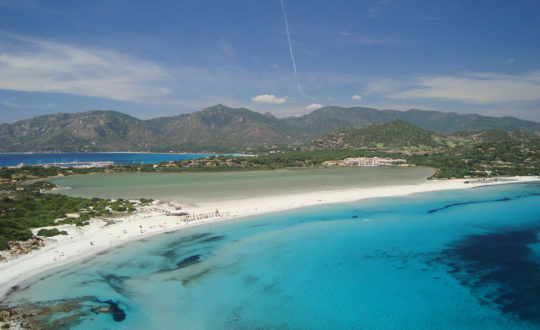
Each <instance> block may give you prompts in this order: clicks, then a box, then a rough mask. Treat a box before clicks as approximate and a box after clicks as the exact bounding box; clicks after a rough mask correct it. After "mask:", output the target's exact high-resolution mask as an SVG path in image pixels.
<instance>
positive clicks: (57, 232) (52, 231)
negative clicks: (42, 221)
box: [37, 228, 68, 237]
mask: <svg viewBox="0 0 540 330" xmlns="http://www.w3.org/2000/svg"><path fill="white" fill-rule="evenodd" d="M67 234H68V233H67V231H65V230H62V231H60V230H58V228H52V229H45V228H43V229H40V230H39V231H38V233H37V235H38V236H44V237H52V236H56V235H67Z"/></svg>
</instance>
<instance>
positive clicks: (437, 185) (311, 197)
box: [0, 177, 540, 297]
mask: <svg viewBox="0 0 540 330" xmlns="http://www.w3.org/2000/svg"><path fill="white" fill-rule="evenodd" d="M538 180H540V178H538V177H511V178H498V179H497V180H496V181H495V180H490V181H483V180H476V179H472V180H470V179H468V180H463V179H459V180H433V181H427V180H426V181H425V182H423V183H420V184H411V185H399V186H381V187H370V188H357V189H342V190H326V191H313V192H307V193H301V194H290V195H283V194H281V195H276V196H265V197H258V198H248V199H241V200H228V201H219V202H202V203H198V204H197V205H180V204H178V205H177V204H175V203H173V202H160V201H154V203H152V204H151V205H149V206H145V207H142V208H140V209H139V210H138V211H137V212H136V213H134V214H132V215H130V216H126V217H123V218H110V219H93V220H91V222H90V225H88V226H85V227H75V226H71V225H70V226H67V225H64V226H56V227H57V228H58V229H60V230H66V231H67V232H68V235H59V236H55V237H52V238H47V239H45V241H46V244H45V246H44V247H43V248H41V249H39V250H37V251H33V252H31V253H29V254H26V255H22V256H17V257H10V258H8V259H7V260H4V261H2V262H0V296H2V297H3V296H4V295H5V294H6V293H7V292H9V290H10V289H11V287H13V286H15V285H17V284H18V283H21V282H22V281H24V280H26V279H29V278H31V277H34V276H36V275H38V274H39V273H42V272H45V271H48V270H51V269H53V268H56V267H59V266H61V265H65V264H67V263H71V262H76V261H77V260H80V259H83V258H85V257H89V256H91V255H95V254H97V253H99V252H101V251H103V250H107V249H109V248H111V247H114V246H117V245H120V244H125V243H127V242H130V241H134V240H139V239H142V238H144V237H149V236H152V235H157V234H160V233H164V232H168V231H177V230H182V229H185V228H189V227H193V226H197V225H201V224H206V223H213V222H218V221H234V220H235V219H237V218H239V217H245V216H249V215H254V214H261V213H270V212H276V211H281V210H287V209H293V208H298V207H304V206H311V205H320V204H328V203H339V202H350V201H356V200H360V199H366V198H375V197H391V196H404V195H409V194H413V193H419V192H430V191H439V190H451V189H465V188H473V187H478V186H480V185H492V184H504V183H515V182H530V181H538ZM467 182H468V183H467ZM178 206H181V207H182V210H181V211H182V212H187V213H189V214H191V215H195V217H196V218H199V219H196V220H193V221H189V222H184V221H181V217H179V216H168V215H167V214H169V213H175V212H178V210H177V207H178ZM216 210H218V211H219V215H218V214H217V213H216ZM36 231H37V230H36Z"/></svg>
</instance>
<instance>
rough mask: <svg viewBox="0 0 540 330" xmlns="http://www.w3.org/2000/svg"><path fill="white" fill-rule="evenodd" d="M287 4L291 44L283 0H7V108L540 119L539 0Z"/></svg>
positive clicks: (24, 111)
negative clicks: (343, 110)
mask: <svg viewBox="0 0 540 330" xmlns="http://www.w3.org/2000/svg"><path fill="white" fill-rule="evenodd" d="M283 5H284V9H285V13H286V17H287V22H288V28H289V37H290V40H291V45H289V41H288V40H289V39H288V38H287V30H286V25H285V19H284V15H283V11H282V7H281V1H280V0H264V1H263V0H249V1H247V0H246V1H243V0H229V1H217V0H216V1H209V0H192V1H182V0H177V1H134V0H130V1H127V0H126V1H116V0H108V1H99V0H93V1H68V0H63V1H55V0H48V1H35V0H0V122H14V121H16V120H20V119H26V118H29V117H32V116H36V115H42V114H47V113H56V112H79V111H86V110H91V109H112V110H117V111H121V112H125V113H128V114H131V115H133V116H135V117H138V118H141V119H148V118H154V117H159V116H171V115H177V114H180V113H187V112H193V111H197V110H201V109H203V108H205V107H207V106H211V105H214V104H218V103H222V104H225V105H228V106H232V107H247V108H249V109H252V110H255V111H260V112H266V111H269V112H271V113H273V114H275V115H276V116H278V117H285V116H291V115H300V114H304V113H307V112H310V111H312V110H313V109H316V108H317V107H320V106H323V105H337V106H366V107H375V108H378V109H397V110H407V109H410V108H418V109H426V110H439V111H453V112H457V113H479V114H483V115H492V116H515V117H518V118H523V119H529V120H534V121H540V37H539V32H540V19H539V17H540V1H538V0H536V1H535V0H530V1H527V0H520V1H497V0H490V1H481V0H475V1H469V0H467V1H460V0H452V1H432V0H431V1H415V0H379V1H361V0H354V1H340V0H334V1H317V0H311V1H303V0H283ZM290 46H292V54H291V52H290V49H291V47H290ZM291 55H292V56H291ZM293 57H294V64H295V65H296V70H297V71H296V78H297V79H296V80H297V81H298V83H297V81H296V80H295V75H294V70H293Z"/></svg>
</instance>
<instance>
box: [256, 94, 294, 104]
mask: <svg viewBox="0 0 540 330" xmlns="http://www.w3.org/2000/svg"><path fill="white" fill-rule="evenodd" d="M251 100H252V101H253V102H258V103H270V104H282V103H285V102H287V98H286V97H277V96H275V95H274V94H262V95H257V96H254V97H252V98H251Z"/></svg>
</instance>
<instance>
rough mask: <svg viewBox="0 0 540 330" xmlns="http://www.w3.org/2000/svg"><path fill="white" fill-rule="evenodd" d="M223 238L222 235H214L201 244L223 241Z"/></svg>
mask: <svg viewBox="0 0 540 330" xmlns="http://www.w3.org/2000/svg"><path fill="white" fill-rule="evenodd" d="M224 238H225V236H224V235H216V236H212V237H209V238H206V239H203V240H202V241H201V243H210V242H216V241H221V240H222V239H224Z"/></svg>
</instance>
